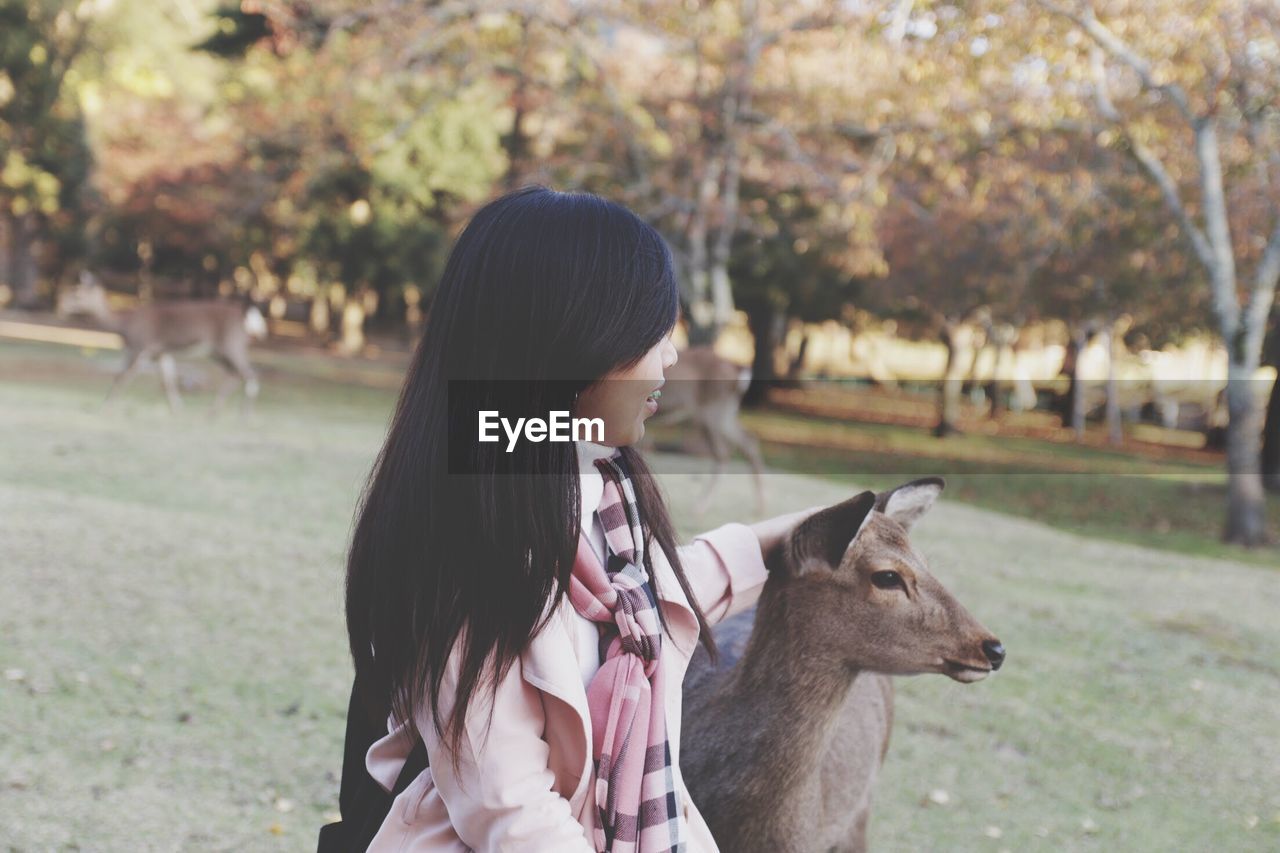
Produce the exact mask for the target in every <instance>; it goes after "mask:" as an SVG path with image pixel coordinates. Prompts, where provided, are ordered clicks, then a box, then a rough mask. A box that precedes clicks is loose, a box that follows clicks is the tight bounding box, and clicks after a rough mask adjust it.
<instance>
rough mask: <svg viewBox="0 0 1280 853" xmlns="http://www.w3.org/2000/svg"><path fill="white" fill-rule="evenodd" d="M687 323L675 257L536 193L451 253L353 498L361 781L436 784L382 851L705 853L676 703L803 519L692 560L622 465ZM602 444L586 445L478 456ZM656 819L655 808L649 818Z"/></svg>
mask: <svg viewBox="0 0 1280 853" xmlns="http://www.w3.org/2000/svg"><path fill="white" fill-rule="evenodd" d="M677 313H678V299H677V288H676V282H675V279H674V276H673V273H672V263H671V256H670V252H669V249H668V248H667V246H666V244H665V243H664V242H663V240H662V239H661V237H660V236H659V235H658V233H657V232H656V231H655V230H654V229H653V228H652V227H650V226H649V225H647V224H646V223H644V222H643V221H642V220H640V219H639V218H638V217H636V216H635V215H634V214H632V213H631V212H629V211H627V210H626V209H625V208H623V207H621V206H619V205H617V204H614V203H612V202H609V201H606V200H604V199H601V198H599V197H597V196H593V195H590V194H586V193H560V192H555V191H552V190H549V189H546V188H543V187H537V186H534V187H526V188H524V189H521V190H518V191H516V192H513V193H510V194H508V195H506V196H504V197H502V198H499V199H497V200H496V201H493V202H491V203H490V204H488V205H486V206H485V207H483V208H482V209H481V210H480V211H478V212H477V213H476V214H475V216H474V217H473V219H472V220H471V222H470V223H469V224H468V226H467V228H466V229H465V230H464V231H463V233H462V234H461V235H460V236H459V238H458V241H457V243H456V245H455V246H454V248H453V251H452V253H451V254H450V257H449V260H448V263H447V264H446V268H445V271H444V275H443V278H442V280H441V283H440V287H439V290H438V291H437V294H436V297H435V301H434V303H433V305H432V308H431V313H430V316H429V318H428V321H427V328H426V330H425V334H424V335H423V338H422V342H421V344H420V346H419V347H418V350H417V352H416V354H415V356H414V360H413V363H412V365H411V367H410V370H409V373H408V376H407V378H406V381H405V384H404V387H403V389H402V392H401V395H400V399H399V402H398V404H397V407H396V410H395V413H394V415H393V418H392V422H391V426H390V429H389V432H388V435H387V438H386V441H385V444H384V446H383V448H382V451H381V453H380V454H379V456H378V459H377V461H376V463H375V465H374V468H373V472H372V474H371V476H370V480H369V483H368V484H367V486H366V489H365V491H364V494H363V496H362V500H361V504H360V507H359V509H358V512H357V520H356V525H355V529H354V534H353V538H352V544H351V549H350V554H349V558H348V567H347V623H348V630H349V634H350V642H351V651H352V655H353V657H354V660H355V667H356V681H357V684H359V685H360V686H361V690H360V693H361V697H360V698H361V699H362V700H363V703H364V705H365V706H366V709H367V711H368V712H369V713H370V714H372V715H377V716H376V718H377V719H385V720H387V736H386V737H384V738H382V739H381V740H379V741H378V742H377V743H375V744H374V745H373V747H372V748H371V749H369V751H368V754H367V757H366V766H367V768H368V771H369V773H370V774H371V775H372V776H373V778H374V779H375V780H377V781H378V783H379V784H380V785H381V786H382V787H383V788H385V789H386V790H387V791H391V790H392V788H393V785H394V784H395V781H396V779H397V776H399V775H400V771H401V769H402V768H403V767H405V762H406V757H407V756H408V755H409V753H410V750H411V748H413V747H414V745H415V743H416V741H417V739H418V738H421V739H422V742H423V744H424V745H425V747H426V753H427V755H428V757H429V767H428V768H427V769H425V770H423V771H422V772H421V773H419V774H418V775H417V777H416V778H414V780H413V782H412V783H411V784H409V785H408V787H407V789H405V790H404V791H403V792H402V793H400V794H399V795H398V796H397V797H396V798H395V800H394V802H393V803H392V806H391V810H390V813H389V814H388V815H387V816H386V819H385V821H383V823H382V825H381V828H380V829H379V831H378V832H377V835H376V837H375V838H374V840H373V843H372V845H371V846H370V848H369V849H370V850H375V851H400V850H457V851H462V850H466V849H468V848H471V849H475V850H480V851H488V850H512V851H514V850H519V851H555V853H564V851H575V850H577V851H597V850H616V851H622V850H627V851H631V850H635V851H641V852H642V853H648V851H651V850H668V849H679V850H689V851H709V850H715V849H716V848H715V842H714V841H713V839H712V838H711V835H710V832H709V831H708V830H707V828H706V825H705V823H703V821H702V819H701V817H700V816H699V815H698V812H697V809H696V808H695V807H694V806H693V804H692V803H691V802H690V801H689V797H688V794H687V792H686V790H685V787H684V782H683V780H682V779H681V777H680V773H679V740H680V685H681V680H682V678H683V675H684V671H685V667H686V665H687V664H688V661H689V655H690V654H691V653H692V651H693V647H694V645H695V644H696V642H697V639H698V638H699V637H701V638H702V640H703V642H704V643H705V644H706V646H707V649H708V651H709V652H712V653H713V654H714V643H713V642H712V640H711V633H710V623H712V622H714V621H716V620H719V619H722V618H724V617H726V616H727V615H730V614H732V613H735V612H737V611H739V610H741V609H744V608H746V607H749V606H750V605H751V604H752V603H753V602H754V601H755V600H756V598H757V597H758V596H759V593H760V589H761V586H762V585H763V583H764V580H765V577H766V569H765V564H764V560H763V557H762V554H763V553H765V552H766V551H767V550H768V549H769V548H770V547H772V546H773V545H774V544H776V543H777V542H778V541H780V540H781V537H782V536H783V535H784V534H785V533H786V532H787V531H789V530H790V529H791V527H792V526H793V525H794V524H795V523H796V522H797V521H798V520H799V519H800V518H802V517H803V516H805V515H807V514H808V512H810V511H811V510H810V511H805V512H803V513H795V514H792V515H790V516H783V517H780V518H777V519H772V520H770V521H767V522H760V523H758V524H756V525H754V526H751V527H748V526H746V525H742V524H727V525H724V526H723V527H721V528H718V529H717V530H714V531H711V532H709V533H706V534H703V535H702V536H700V537H697V538H695V540H694V541H693V542H692V543H691V544H689V545H688V546H684V547H679V548H678V547H677V546H676V541H675V531H674V527H673V525H672V522H671V519H670V517H669V515H668V512H667V508H666V506H665V503H664V500H663V498H662V495H661V493H660V492H659V490H658V487H657V484H656V482H655V480H654V479H653V478H652V476H651V474H650V472H649V470H648V468H647V467H646V465H645V463H644V461H643V460H642V459H641V457H640V455H639V454H638V453H637V452H636V451H635V450H634V449H633V448H632V447H631V445H632V444H633V443H634V442H636V441H637V440H638V439H639V438H640V437H641V436H642V435H643V433H644V420H645V419H646V418H647V417H648V416H649V415H651V414H652V413H653V411H654V410H655V405H654V402H655V399H656V398H657V397H658V396H660V391H657V389H658V386H660V385H661V384H662V377H663V370H664V369H665V368H666V367H669V366H670V365H671V364H673V363H674V362H675V359H676V352H675V349H674V348H673V347H672V345H671V342H670V339H669V336H670V333H671V331H672V329H673V327H674V325H675V322H676V319H677ZM557 411H559V412H565V411H567V412H570V413H571V415H572V417H574V418H589V419H590V418H598V419H599V420H600V421H601V422H602V423H603V427H604V429H603V434H599V433H597V434H595V435H594V436H592V437H593V438H594V439H595V440H594V441H581V440H580V441H576V442H573V441H567V442H566V441H547V440H540V441H538V440H530V439H529V438H528V434H527V433H526V437H525V439H524V440H517V441H514V442H510V443H509V442H508V440H507V437H506V436H505V435H503V436H502V437H501V440H499V441H497V442H489V441H481V440H480V437H479V430H478V428H477V424H478V418H479V417H480V413H481V412H490V413H496V415H497V416H499V417H501V418H503V419H505V420H507V421H509V422H511V423H515V422H516V421H517V418H532V417H539V418H543V419H546V418H548V416H549V414H550V413H552V412H557ZM642 806H643V807H642Z"/></svg>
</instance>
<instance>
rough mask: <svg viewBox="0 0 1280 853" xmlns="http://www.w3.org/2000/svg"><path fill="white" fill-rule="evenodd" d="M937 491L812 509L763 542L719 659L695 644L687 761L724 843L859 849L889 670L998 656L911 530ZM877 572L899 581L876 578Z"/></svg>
mask: <svg viewBox="0 0 1280 853" xmlns="http://www.w3.org/2000/svg"><path fill="white" fill-rule="evenodd" d="M941 490H942V481H941V480H939V479H936V478H929V479H926V480H917V481H914V482H912V483H908V484H905V485H903V486H900V487H899V488H898V489H895V490H893V491H891V492H885V493H882V494H880V495H876V494H875V493H872V492H864V493H862V494H860V495H858V496H855V497H854V498H851V499H850V500H848V501H845V502H844V503H842V504H837V505H836V506H833V507H829V508H828V509H825V510H822V511H821V512H819V513H816V514H815V515H813V516H811V517H810V518H809V519H808V520H806V521H805V522H803V523H802V524H800V525H799V526H798V527H797V529H796V530H795V531H793V532H792V534H791V535H790V537H789V538H788V539H787V540H786V541H785V542H784V543H783V544H782V545H781V546H780V547H779V548H778V549H777V550H776V551H775V552H774V553H771V554H770V555H768V558H767V559H768V564H769V567H770V576H769V579H768V581H767V582H766V584H765V587H764V590H763V592H762V593H761V596H760V600H759V602H758V603H757V605H756V607H755V609H754V610H753V611H748V612H746V613H742V614H739V615H738V616H735V617H733V618H732V619H730V620H727V621H726V622H724V623H721V624H720V625H719V626H717V629H716V642H717V645H719V646H720V648H721V650H722V653H723V654H724V659H723V660H722V662H721V665H720V667H719V668H718V669H714V670H713V669H712V668H711V667H710V665H709V663H708V661H707V659H706V656H705V655H704V654H702V653H699V654H696V655H695V656H694V659H693V661H692V662H691V664H690V667H689V672H688V674H687V675H686V678H685V690H684V712H683V719H684V728H683V732H682V735H681V758H680V766H681V772H682V773H683V775H684V777H685V781H686V783H687V785H688V787H689V791H690V794H691V796H692V797H693V800H694V802H695V803H696V804H697V806H698V810H699V811H700V812H701V813H702V815H703V816H704V817H705V818H706V820H707V824H708V826H710V828H711V831H712V834H713V835H714V836H715V838H716V841H717V843H718V844H719V846H720V848H721V849H722V850H733V851H754V850H760V851H795V852H796V853H801V851H823V853H826V851H831V850H850V851H857V850H864V849H865V848H866V827H867V820H868V817H869V814H870V808H871V794H872V791H873V790H874V787H875V783H876V778H877V776H878V775H879V771H880V765H881V763H882V762H883V760H884V757H885V755H886V753H887V750H888V744H889V733H890V730H891V728H892V725H893V684H892V681H891V679H890V678H889V677H888V676H890V675H907V674H915V673H923V672H937V673H942V674H946V675H949V676H951V677H952V678H955V679H956V680H964V681H968V680H976V679H977V678H980V677H982V676H984V675H985V674H986V672H989V671H990V670H991V669H993V668H996V667H998V665H999V664H998V663H995V666H993V665H992V663H993V662H992V661H990V660H989V659H988V654H987V652H986V651H984V643H986V644H988V645H991V644H998V642H999V641H998V640H996V639H995V637H993V636H992V635H991V633H990V632H988V631H987V630H986V629H985V628H983V627H982V625H981V624H979V623H978V622H977V620H975V619H974V618H973V617H972V616H970V615H969V613H968V612H967V611H966V610H965V609H964V607H963V606H961V605H960V603H959V602H957V601H956V600H955V599H954V598H953V597H952V596H951V595H950V594H949V593H948V592H947V591H946V589H944V588H943V587H942V585H941V584H940V583H938V581H937V580H935V579H934V578H933V576H932V575H930V574H929V572H928V570H927V568H926V566H925V561H924V559H923V557H921V556H920V555H919V554H918V553H917V552H916V551H915V549H914V548H912V546H911V543H910V541H909V540H908V537H907V530H908V528H909V527H910V526H911V524H913V523H914V522H915V520H916V519H918V518H919V517H920V516H921V515H923V513H924V512H925V511H927V510H928V508H929V507H930V506H931V505H932V503H933V500H934V499H935V498H936V497H937V495H938V493H940V492H941ZM851 540H852V541H851ZM884 571H893V572H897V573H898V575H899V577H901V579H902V581H903V582H904V583H905V585H906V592H903V591H902V590H900V589H897V588H893V589H882V588H879V587H877V586H876V585H875V584H873V583H872V581H871V575H872V574H873V573H875V572H884ZM881 577H882V578H883V577H884V576H881ZM748 635H749V636H748ZM992 654H995V652H994V651H993V652H992ZM1000 654H1003V652H1002V651H1001V652H1000ZM739 657H740V659H739Z"/></svg>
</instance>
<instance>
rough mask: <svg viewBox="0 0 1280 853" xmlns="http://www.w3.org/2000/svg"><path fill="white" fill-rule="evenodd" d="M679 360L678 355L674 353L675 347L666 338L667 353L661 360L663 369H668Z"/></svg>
mask: <svg viewBox="0 0 1280 853" xmlns="http://www.w3.org/2000/svg"><path fill="white" fill-rule="evenodd" d="M679 360H680V353H678V352H676V345H675V344H673V343H671V339H670V338H667V351H666V354H665V355H664V357H663V359H662V366H663V367H664V368H667V367H670V366H671V365H673V364H675V363H676V362H677V361H679Z"/></svg>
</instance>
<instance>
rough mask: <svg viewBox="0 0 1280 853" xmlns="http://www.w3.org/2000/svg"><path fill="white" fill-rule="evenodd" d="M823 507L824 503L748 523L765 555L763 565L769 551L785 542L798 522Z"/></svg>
mask: <svg viewBox="0 0 1280 853" xmlns="http://www.w3.org/2000/svg"><path fill="white" fill-rule="evenodd" d="M823 509H826V506H825V505H819V506H811V507H809V508H808V509H802V510H800V511H798V512H790V513H787V514H786V515H779V516H775V517H774V518H766V519H765V520H764V521H757V522H756V523H755V524H750V525H748V527H750V528H751V530H752V531H753V532H754V533H755V534H756V538H757V539H759V540H760V553H761V554H762V555H764V557H765V565H768V564H769V559H768V558H769V552H770V551H772V550H774V549H775V548H777V547H778V546H779V545H781V544H782V543H783V542H785V541H786V538H787V536H789V535H790V534H791V531H792V530H795V529H796V526H797V525H798V524H800V522H802V521H804V520H805V519H806V518H808V517H809V516H811V515H813V514H814V513H815V512H818V511H819V510H823Z"/></svg>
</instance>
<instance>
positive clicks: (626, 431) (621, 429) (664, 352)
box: [572, 334, 676, 447]
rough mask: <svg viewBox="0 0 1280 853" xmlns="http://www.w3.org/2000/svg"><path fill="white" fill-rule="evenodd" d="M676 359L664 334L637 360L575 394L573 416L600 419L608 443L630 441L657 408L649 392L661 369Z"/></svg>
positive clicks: (637, 437) (636, 438) (659, 380)
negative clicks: (575, 401)
mask: <svg viewBox="0 0 1280 853" xmlns="http://www.w3.org/2000/svg"><path fill="white" fill-rule="evenodd" d="M675 363H676V348H675V345H674V344H673V343H671V336H670V334H668V335H667V336H666V337H664V338H663V339H662V340H660V341H658V343H657V344H655V345H654V346H653V348H652V349H650V350H649V351H648V352H647V353H645V354H644V357H643V358H641V359H640V361H638V362H636V363H635V364H634V365H632V366H631V367H629V368H627V369H625V370H614V371H612V372H610V373H608V374H606V375H605V377H604V378H603V379H601V380H600V381H599V382H597V383H596V384H595V385H592V386H591V387H590V388H588V389H586V390H585V391H583V392H582V393H581V394H579V395H578V403H577V405H576V406H575V407H574V409H573V413H572V416H573V417H575V418H600V419H602V420H603V421H604V441H603V442H602V444H607V445H609V446H610V447H622V446H625V445H628V444H634V443H636V442H637V441H639V440H640V439H641V438H643V437H644V422H645V421H646V420H647V419H648V418H649V417H650V416H651V415H653V413H654V412H656V411H658V403H657V402H655V401H654V400H653V398H652V396H651V395H652V394H653V392H654V391H655V390H657V388H658V387H659V386H660V385H662V383H663V382H664V381H665V380H664V378H663V373H662V372H663V371H664V370H666V369H667V368H668V367H670V366H671V365H673V364H675Z"/></svg>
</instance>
